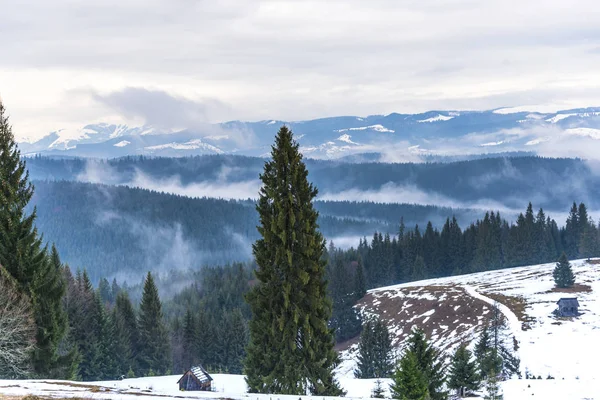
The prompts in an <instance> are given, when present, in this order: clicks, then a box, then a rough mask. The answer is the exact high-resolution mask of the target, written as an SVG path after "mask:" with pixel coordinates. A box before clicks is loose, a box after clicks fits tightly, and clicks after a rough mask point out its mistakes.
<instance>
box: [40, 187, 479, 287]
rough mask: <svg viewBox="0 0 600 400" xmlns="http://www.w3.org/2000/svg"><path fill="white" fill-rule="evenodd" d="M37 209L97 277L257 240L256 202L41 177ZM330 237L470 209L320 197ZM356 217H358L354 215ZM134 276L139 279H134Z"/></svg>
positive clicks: (209, 260)
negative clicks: (337, 199)
mask: <svg viewBox="0 0 600 400" xmlns="http://www.w3.org/2000/svg"><path fill="white" fill-rule="evenodd" d="M34 184H35V194H34V198H33V199H32V202H31V204H30V207H33V206H36V207H37V214H38V218H37V221H36V225H37V227H38V229H39V231H40V233H42V234H43V235H44V240H45V241H49V242H55V243H56V245H57V247H58V248H60V251H61V258H62V259H63V260H64V261H65V262H66V263H68V264H69V265H70V266H71V267H72V268H73V269H77V268H82V269H83V268H86V269H87V270H88V272H89V274H90V277H91V278H92V280H94V281H97V280H98V279H99V278H102V277H113V276H117V278H119V280H123V279H126V280H130V281H132V280H133V281H134V282H137V281H139V276H140V274H141V273H144V272H146V271H148V270H153V271H157V270H162V271H166V270H170V269H188V268H192V269H196V268H198V267H201V266H203V265H215V264H225V263H229V262H233V261H249V260H250V259H251V244H252V243H253V241H254V240H256V239H257V237H258V233H257V230H256V225H257V224H258V217H257V213H256V210H255V205H254V202H252V201H249V200H246V201H237V200H220V199H211V198H190V197H185V196H178V195H171V194H164V193H158V192H153V191H149V190H143V189H136V188H129V187H126V186H111V185H102V184H90V183H81V182H69V181H35V182H34ZM316 208H317V209H318V210H319V211H320V212H321V215H320V217H319V223H320V226H321V230H322V232H323V234H324V235H325V237H326V238H328V239H330V240H333V241H334V242H335V243H337V244H338V245H339V244H342V245H343V244H344V243H340V241H344V240H345V241H346V242H347V244H351V245H354V246H356V245H358V241H359V238H360V237H362V236H370V235H372V233H373V232H375V231H382V232H389V233H392V234H393V233H395V232H396V231H397V229H398V221H399V220H400V218H401V217H402V216H404V218H405V220H406V221H407V223H410V224H411V225H412V224H417V223H422V222H423V221H426V220H428V219H433V220H436V221H438V222H439V224H440V225H441V224H442V223H443V220H444V219H445V217H446V216H447V215H452V214H456V215H457V217H458V218H459V219H460V220H462V221H470V220H472V219H474V218H475V214H474V212H472V211H470V210H461V209H449V208H438V207H431V206H418V205H406V204H375V203H356V202H317V203H316ZM348 216H352V218H350V217H348ZM130 277H131V279H130Z"/></svg>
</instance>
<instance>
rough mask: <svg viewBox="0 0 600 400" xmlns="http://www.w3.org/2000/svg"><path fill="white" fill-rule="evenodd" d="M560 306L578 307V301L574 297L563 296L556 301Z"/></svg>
mask: <svg viewBox="0 0 600 400" xmlns="http://www.w3.org/2000/svg"><path fill="white" fill-rule="evenodd" d="M556 304H558V305H559V306H561V307H579V301H577V298H576V297H563V298H562V299H560V300H558V301H557V302H556Z"/></svg>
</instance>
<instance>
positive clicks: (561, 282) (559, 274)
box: [553, 252, 575, 288]
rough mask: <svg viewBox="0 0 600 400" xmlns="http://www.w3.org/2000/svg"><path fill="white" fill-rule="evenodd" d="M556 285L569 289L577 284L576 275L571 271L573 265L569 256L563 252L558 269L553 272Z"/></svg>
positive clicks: (557, 265)
mask: <svg viewBox="0 0 600 400" xmlns="http://www.w3.org/2000/svg"><path fill="white" fill-rule="evenodd" d="M553 276H554V283H555V284H556V287H559V288H568V287H571V286H573V285H574V284H575V275H573V270H572V269H571V264H570V263H569V259H568V258H567V255H566V254H565V253H564V252H563V253H562V254H561V256H560V258H559V259H558V262H557V263H556V267H555V268H554V272H553Z"/></svg>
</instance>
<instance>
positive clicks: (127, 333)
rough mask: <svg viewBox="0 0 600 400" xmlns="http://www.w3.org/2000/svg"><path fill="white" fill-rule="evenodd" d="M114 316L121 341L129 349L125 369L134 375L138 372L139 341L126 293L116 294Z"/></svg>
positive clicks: (134, 319)
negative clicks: (120, 333) (120, 332)
mask: <svg viewBox="0 0 600 400" xmlns="http://www.w3.org/2000/svg"><path fill="white" fill-rule="evenodd" d="M115 314H116V319H117V321H118V322H117V326H118V330H119V331H122V335H123V340H124V341H125V342H126V343H127V345H128V348H129V351H128V352H127V367H128V369H131V370H132V371H133V372H134V374H135V372H136V371H138V360H137V357H138V354H139V352H140V347H141V344H140V341H139V329H138V324H137V317H136V315H135V311H134V309H133V305H132V304H131V300H129V295H128V294H127V292H126V291H121V292H119V293H118V294H117V298H116V301H115Z"/></svg>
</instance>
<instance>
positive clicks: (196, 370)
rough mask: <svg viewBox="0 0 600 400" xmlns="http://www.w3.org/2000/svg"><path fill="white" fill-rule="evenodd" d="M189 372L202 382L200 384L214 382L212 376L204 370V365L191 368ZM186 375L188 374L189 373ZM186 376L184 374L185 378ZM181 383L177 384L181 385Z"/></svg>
mask: <svg viewBox="0 0 600 400" xmlns="http://www.w3.org/2000/svg"><path fill="white" fill-rule="evenodd" d="M188 372H191V373H192V374H194V376H195V377H196V378H197V379H198V380H199V381H200V383H206V382H210V381H212V380H213V378H212V377H211V376H210V374H209V373H208V372H206V370H205V369H204V367H202V365H198V366H197V367H192V368H190V370H189V371H188ZM185 374H187V372H186V373H185ZM185 374H183V376H185ZM179 381H181V379H179ZM179 381H178V382H177V383H179Z"/></svg>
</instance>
